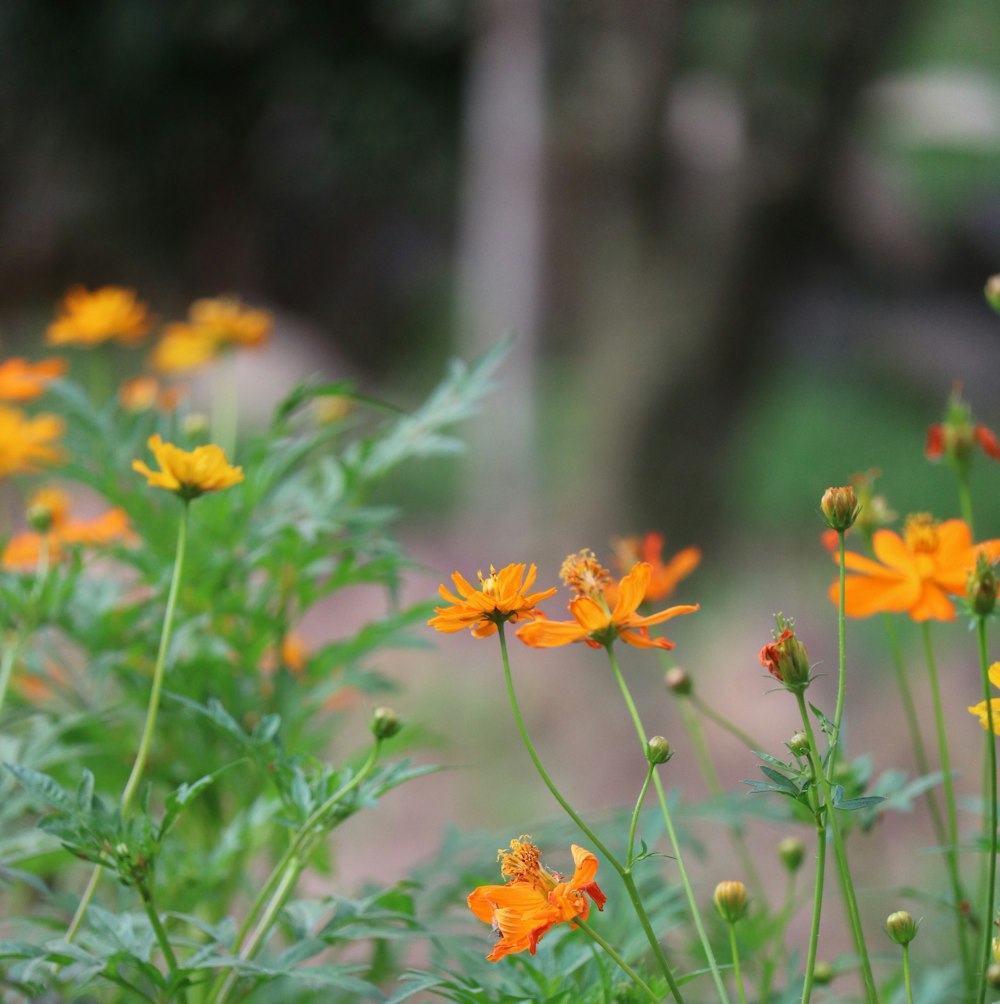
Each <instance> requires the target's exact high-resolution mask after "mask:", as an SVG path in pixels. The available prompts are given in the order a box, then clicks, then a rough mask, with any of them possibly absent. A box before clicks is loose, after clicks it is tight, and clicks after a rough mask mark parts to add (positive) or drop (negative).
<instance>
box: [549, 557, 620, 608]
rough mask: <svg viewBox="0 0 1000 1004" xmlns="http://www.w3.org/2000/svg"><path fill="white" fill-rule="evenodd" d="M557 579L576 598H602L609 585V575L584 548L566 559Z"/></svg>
mask: <svg viewBox="0 0 1000 1004" xmlns="http://www.w3.org/2000/svg"><path fill="white" fill-rule="evenodd" d="M559 578H560V579H562V581H563V585H565V586H566V587H567V588H569V589H572V590H573V592H574V593H576V594H577V596H590V597H591V598H593V599H597V598H599V597H603V596H604V590H605V588H606V587H607V586H608V585H609V584H610V583H611V573H610V572H609V571H608V570H607V569H606V568H605V567H604V566H603V565H602V564H601V563H600V562H599V561H598V560H597V558H596V557H595V556H594V552H593V551H591V550H590V549H589V548H586V547H585V548H584V549H583V550H582V551H578V552H577V553H576V554H571V555H569V557H568V558H566V560H565V561H564V562H563V563H562V568H560V569H559Z"/></svg>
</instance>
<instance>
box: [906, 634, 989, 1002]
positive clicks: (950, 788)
mask: <svg viewBox="0 0 1000 1004" xmlns="http://www.w3.org/2000/svg"><path fill="white" fill-rule="evenodd" d="M921 628H922V635H923V640H924V654H925V656H926V659H927V676H928V679H929V680H930V685H931V699H932V703H933V705H934V727H935V729H936V730H937V742H938V756H939V758H940V760H941V773H942V774H943V775H944V802H945V812H946V814H947V823H948V828H947V833H946V842H945V845H944V854H945V861H946V862H947V865H948V876H949V878H950V880H951V890H952V896H953V897H954V900H955V902H954V912H955V925H956V933H957V937H958V949H959V958H960V959H961V960H962V973H963V978H964V981H965V985H966V987H967V988H969V987H971V982H972V963H971V960H970V957H969V944H968V938H967V936H966V935H967V931H966V925H965V917H964V914H963V904H964V903H965V902H966V897H965V891H964V889H963V887H962V877H961V873H960V871H959V867H958V814H957V811H956V808H955V783H954V780H953V779H952V774H951V755H950V754H949V752H948V730H947V728H946V727H945V721H944V705H943V703H942V700H941V684H940V683H939V681H938V672H937V663H936V662H935V660H934V647H933V646H932V644H931V630H930V624H929V622H928V621H924V622H923V623H922V624H921ZM987 926H989V925H988V924H987Z"/></svg>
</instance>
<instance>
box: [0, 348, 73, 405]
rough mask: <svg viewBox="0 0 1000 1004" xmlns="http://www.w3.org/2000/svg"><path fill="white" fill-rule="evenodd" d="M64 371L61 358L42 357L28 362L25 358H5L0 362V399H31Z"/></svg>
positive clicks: (63, 361) (64, 366) (64, 365)
mask: <svg viewBox="0 0 1000 1004" xmlns="http://www.w3.org/2000/svg"><path fill="white" fill-rule="evenodd" d="M65 372H66V362H65V360H62V359H43V360H42V362H40V363H29V362H28V361H27V360H26V359H20V358H14V359H6V360H4V362H2V363H0V401H33V400H34V399H35V398H36V397H38V396H39V395H40V394H41V393H42V391H43V390H45V386H46V384H48V383H49V382H50V381H51V380H55V379H56V378H58V377H61V376H62V375H63V373H65Z"/></svg>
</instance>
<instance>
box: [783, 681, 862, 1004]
mask: <svg viewBox="0 0 1000 1004" xmlns="http://www.w3.org/2000/svg"><path fill="white" fill-rule="evenodd" d="M795 697H796V700H797V701H798V705H799V714H800V715H801V717H802V725H803V728H804V729H805V733H806V736H808V738H809V750H810V756H811V757H812V758H813V760H814V765H813V771H814V772H815V773H816V774H817V775H818V778H819V783H820V787H821V788H822V790H823V807H824V809H825V816H826V818H825V820H824V822H825V825H826V826H829V828H830V833H831V834H832V835H833V853H834V858H835V860H836V862H837V872H838V874H839V877H840V883H841V887H842V889H843V893H844V907H845V909H846V911H847V920H848V923H849V924H850V927H851V934H852V935H853V937H854V947H855V948H856V949H857V952H858V958H859V959H860V961H861V979H862V982H863V983H864V987H865V996H866V997H867V999H868V1002H869V1004H878V990H877V988H876V986H875V977H874V975H873V974H872V966H871V960H870V959H869V957H868V946H867V944H866V942H865V933H864V929H863V928H862V926H861V914H860V912H859V910H858V900H857V894H856V893H855V890H854V880H853V879H852V877H851V869H850V865H849V863H848V861H847V848H846V847H845V845H844V836H843V834H842V833H841V830H840V822H839V820H838V819H837V810H836V808H835V806H834V804H833V793H832V789H831V786H830V781H829V779H828V778H827V776H826V774H825V773H824V772H823V770H822V769H821V768H820V762H821V761H820V754H819V747H818V746H817V745H816V734H815V731H814V730H813V727H812V722H811V721H810V719H809V713H808V711H807V709H806V699H805V696H804V694H803V693H802V690H801V689H799V690H796V691H795Z"/></svg>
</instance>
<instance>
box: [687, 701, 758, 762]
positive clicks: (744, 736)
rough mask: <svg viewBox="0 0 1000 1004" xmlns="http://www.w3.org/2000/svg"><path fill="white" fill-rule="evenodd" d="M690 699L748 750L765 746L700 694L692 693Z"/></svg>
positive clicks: (709, 718)
mask: <svg viewBox="0 0 1000 1004" xmlns="http://www.w3.org/2000/svg"><path fill="white" fill-rule="evenodd" d="M688 700H689V701H690V702H691V703H692V704H693V705H694V706H695V707H696V708H697V709H698V711H700V712H701V714H703V715H704V716H705V717H706V718H707V719H708V720H709V721H711V722H715V724H716V725H718V726H719V728H721V729H725V730H726V731H727V732H728V733H729V734H730V735H731V736H734V737H735V738H736V739H738V740H739V741H740V742H741V743H743V745H744V746H746V748H747V749H748V750H760V749H763V748H764V745H763V744H762V743H759V742H758V741H757V740H756V739H754V738H753V736H751V735H750V734H749V733H747V732H744V731H743V729H741V728H740V727H739V726H738V725H737V724H736V723H735V722H731V721H730V720H729V719H728V718H726V717H725V715H721V714H719V712H718V711H716V710H715V708H713V707H712V706H711V705H710V704H707V703H706V702H705V701H704V700H702V698H701V697H700V696H699V695H698V694H691V695H690V696H689V697H688Z"/></svg>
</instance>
